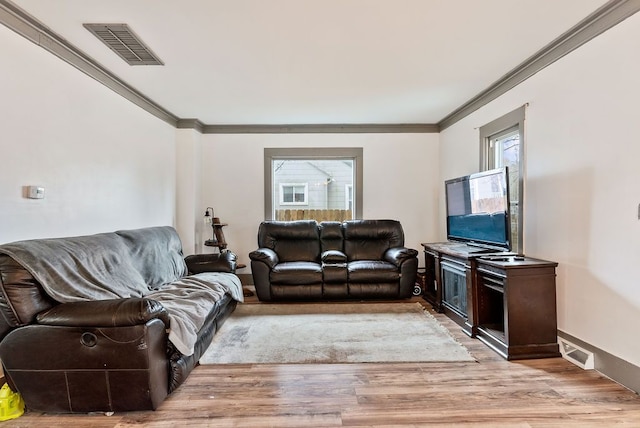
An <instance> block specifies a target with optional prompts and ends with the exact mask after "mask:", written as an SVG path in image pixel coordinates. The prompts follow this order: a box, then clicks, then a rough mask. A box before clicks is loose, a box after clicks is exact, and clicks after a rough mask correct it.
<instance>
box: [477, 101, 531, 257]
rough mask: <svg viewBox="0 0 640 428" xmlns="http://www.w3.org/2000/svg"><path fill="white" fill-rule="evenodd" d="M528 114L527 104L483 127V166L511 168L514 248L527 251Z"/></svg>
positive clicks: (487, 168) (510, 189)
mask: <svg viewBox="0 0 640 428" xmlns="http://www.w3.org/2000/svg"><path fill="white" fill-rule="evenodd" d="M524 118H525V106H522V107H520V108H518V109H516V110H514V111H512V112H510V113H507V114H506V115H504V116H502V117H500V118H498V119H496V120H494V121H493V122H490V123H488V124H486V125H484V126H482V127H480V170H482V171H485V170H489V169H494V168H500V167H503V166H506V167H508V170H509V211H510V215H511V242H512V244H511V250H512V251H514V252H517V253H522V254H523V253H524V242H523V236H524V233H523V230H524V229H523V224H524V218H523V212H524V211H523V201H522V196H523V188H524V168H523V166H524Z"/></svg>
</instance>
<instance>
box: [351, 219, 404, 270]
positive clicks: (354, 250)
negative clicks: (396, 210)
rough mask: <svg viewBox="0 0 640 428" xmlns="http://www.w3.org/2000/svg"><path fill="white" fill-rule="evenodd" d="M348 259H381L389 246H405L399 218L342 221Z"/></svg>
mask: <svg viewBox="0 0 640 428" xmlns="http://www.w3.org/2000/svg"><path fill="white" fill-rule="evenodd" d="M342 232H343V237H344V252H345V254H346V255H347V260H349V261H352V260H381V259H382V258H383V256H384V253H385V252H386V251H387V250H388V249H389V248H394V247H402V246H404V231H403V230H402V225H401V224H400V222H399V221H397V220H347V221H345V222H343V223H342Z"/></svg>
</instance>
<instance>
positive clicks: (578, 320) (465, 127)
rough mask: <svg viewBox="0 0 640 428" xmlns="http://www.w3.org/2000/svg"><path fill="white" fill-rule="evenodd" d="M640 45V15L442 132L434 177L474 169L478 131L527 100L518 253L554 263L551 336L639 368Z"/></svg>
mask: <svg viewBox="0 0 640 428" xmlns="http://www.w3.org/2000/svg"><path fill="white" fill-rule="evenodd" d="M638 40H640V14H636V15H635V16H632V17H631V18H629V19H627V20H626V21H624V22H622V23H621V24H619V25H617V26H616V27H614V28H613V29H611V30H609V31H607V32H606V33H604V34H603V35H601V36H599V37H598V38H596V39H594V40H592V41H591V42H589V43H587V44H586V45H584V46H582V47H581V48H579V49H578V50H576V51H574V52H572V53H571V54H569V55H568V56H566V57H564V58H562V59H560V60H559V61H558V62H556V63H554V64H552V65H551V66H550V67H548V68H546V69H544V70H542V71H541V72H539V73H538V74H536V75H535V76H533V77H532V78H530V79H528V80H527V81H526V82H524V83H523V84H521V85H519V86H518V87H516V88H514V89H513V90H511V91H510V92H508V93H507V94H505V95H503V96H502V97H500V98H499V99H497V100H495V101H494V102H492V103H490V104H489V105H487V106H485V107H484V108H482V109H480V110H479V111H477V112H475V113H473V114H472V115H470V116H469V117H467V118H465V119H464V120H462V121H460V122H458V123H456V124H455V125H454V126H452V127H450V128H448V129H446V130H444V131H443V132H442V133H441V165H442V170H441V179H444V178H450V177H454V176H457V175H462V174H465V173H469V172H472V171H475V170H477V168H478V144H479V136H478V129H477V128H478V127H480V126H482V125H484V124H486V123H488V122H490V121H492V120H493V119H496V118H498V117H500V116H502V115H503V114H505V113H507V112H509V111H511V110H513V109H515V108H517V107H519V106H521V105H524V104H525V103H529V107H528V108H527V111H526V120H525V144H526V147H525V150H526V172H525V175H526V188H525V195H524V196H525V199H524V204H525V226H524V227H525V237H524V239H525V243H524V244H525V253H526V254H527V255H530V256H534V257H539V258H544V259H548V260H554V261H557V262H559V263H560V265H559V268H558V278H557V297H558V328H559V329H560V330H562V331H565V332H567V333H569V334H571V335H573V336H575V337H578V338H579V339H582V340H584V341H586V342H588V343H590V344H592V345H594V346H597V347H599V348H601V349H604V350H606V351H608V352H610V353H612V354H613V355H616V356H618V357H620V358H622V359H624V360H626V361H628V362H630V363H632V364H635V365H640V341H638V340H637V323H638V320H639V319H640V285H639V284H640V280H639V279H638V270H637V264H638V263H639V262H640V220H638V204H639V203H640V188H639V187H638V186H640V168H638V159H640V144H638V136H639V135H640V121H639V120H638V117H637V115H638V102H639V101H640V80H638V76H640V49H638ZM440 211H441V212H442V211H443V210H442V208H441V210H440ZM441 224H442V220H441Z"/></svg>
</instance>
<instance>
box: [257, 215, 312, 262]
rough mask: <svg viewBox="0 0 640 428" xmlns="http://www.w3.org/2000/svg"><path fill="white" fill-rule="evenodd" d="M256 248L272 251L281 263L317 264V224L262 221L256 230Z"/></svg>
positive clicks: (299, 221)
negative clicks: (300, 262)
mask: <svg viewBox="0 0 640 428" xmlns="http://www.w3.org/2000/svg"><path fill="white" fill-rule="evenodd" d="M258 247H261V248H270V249H272V250H273V251H275V253H276V254H277V255H278V259H279V260H280V261H281V262H294V261H296V262H297V261H306V262H317V261H319V260H320V233H319V230H318V222H317V221H315V220H297V221H275V220H274V221H264V222H262V223H260V227H259V228H258Z"/></svg>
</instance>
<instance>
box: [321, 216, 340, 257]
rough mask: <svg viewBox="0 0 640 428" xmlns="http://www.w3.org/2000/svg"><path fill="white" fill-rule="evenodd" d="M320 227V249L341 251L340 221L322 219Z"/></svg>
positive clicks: (322, 250) (323, 250)
mask: <svg viewBox="0 0 640 428" xmlns="http://www.w3.org/2000/svg"><path fill="white" fill-rule="evenodd" d="M319 227H320V251H321V252H325V251H329V250H337V251H343V241H344V239H343V238H342V223H341V222H339V221H323V222H321V223H320V225H319Z"/></svg>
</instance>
